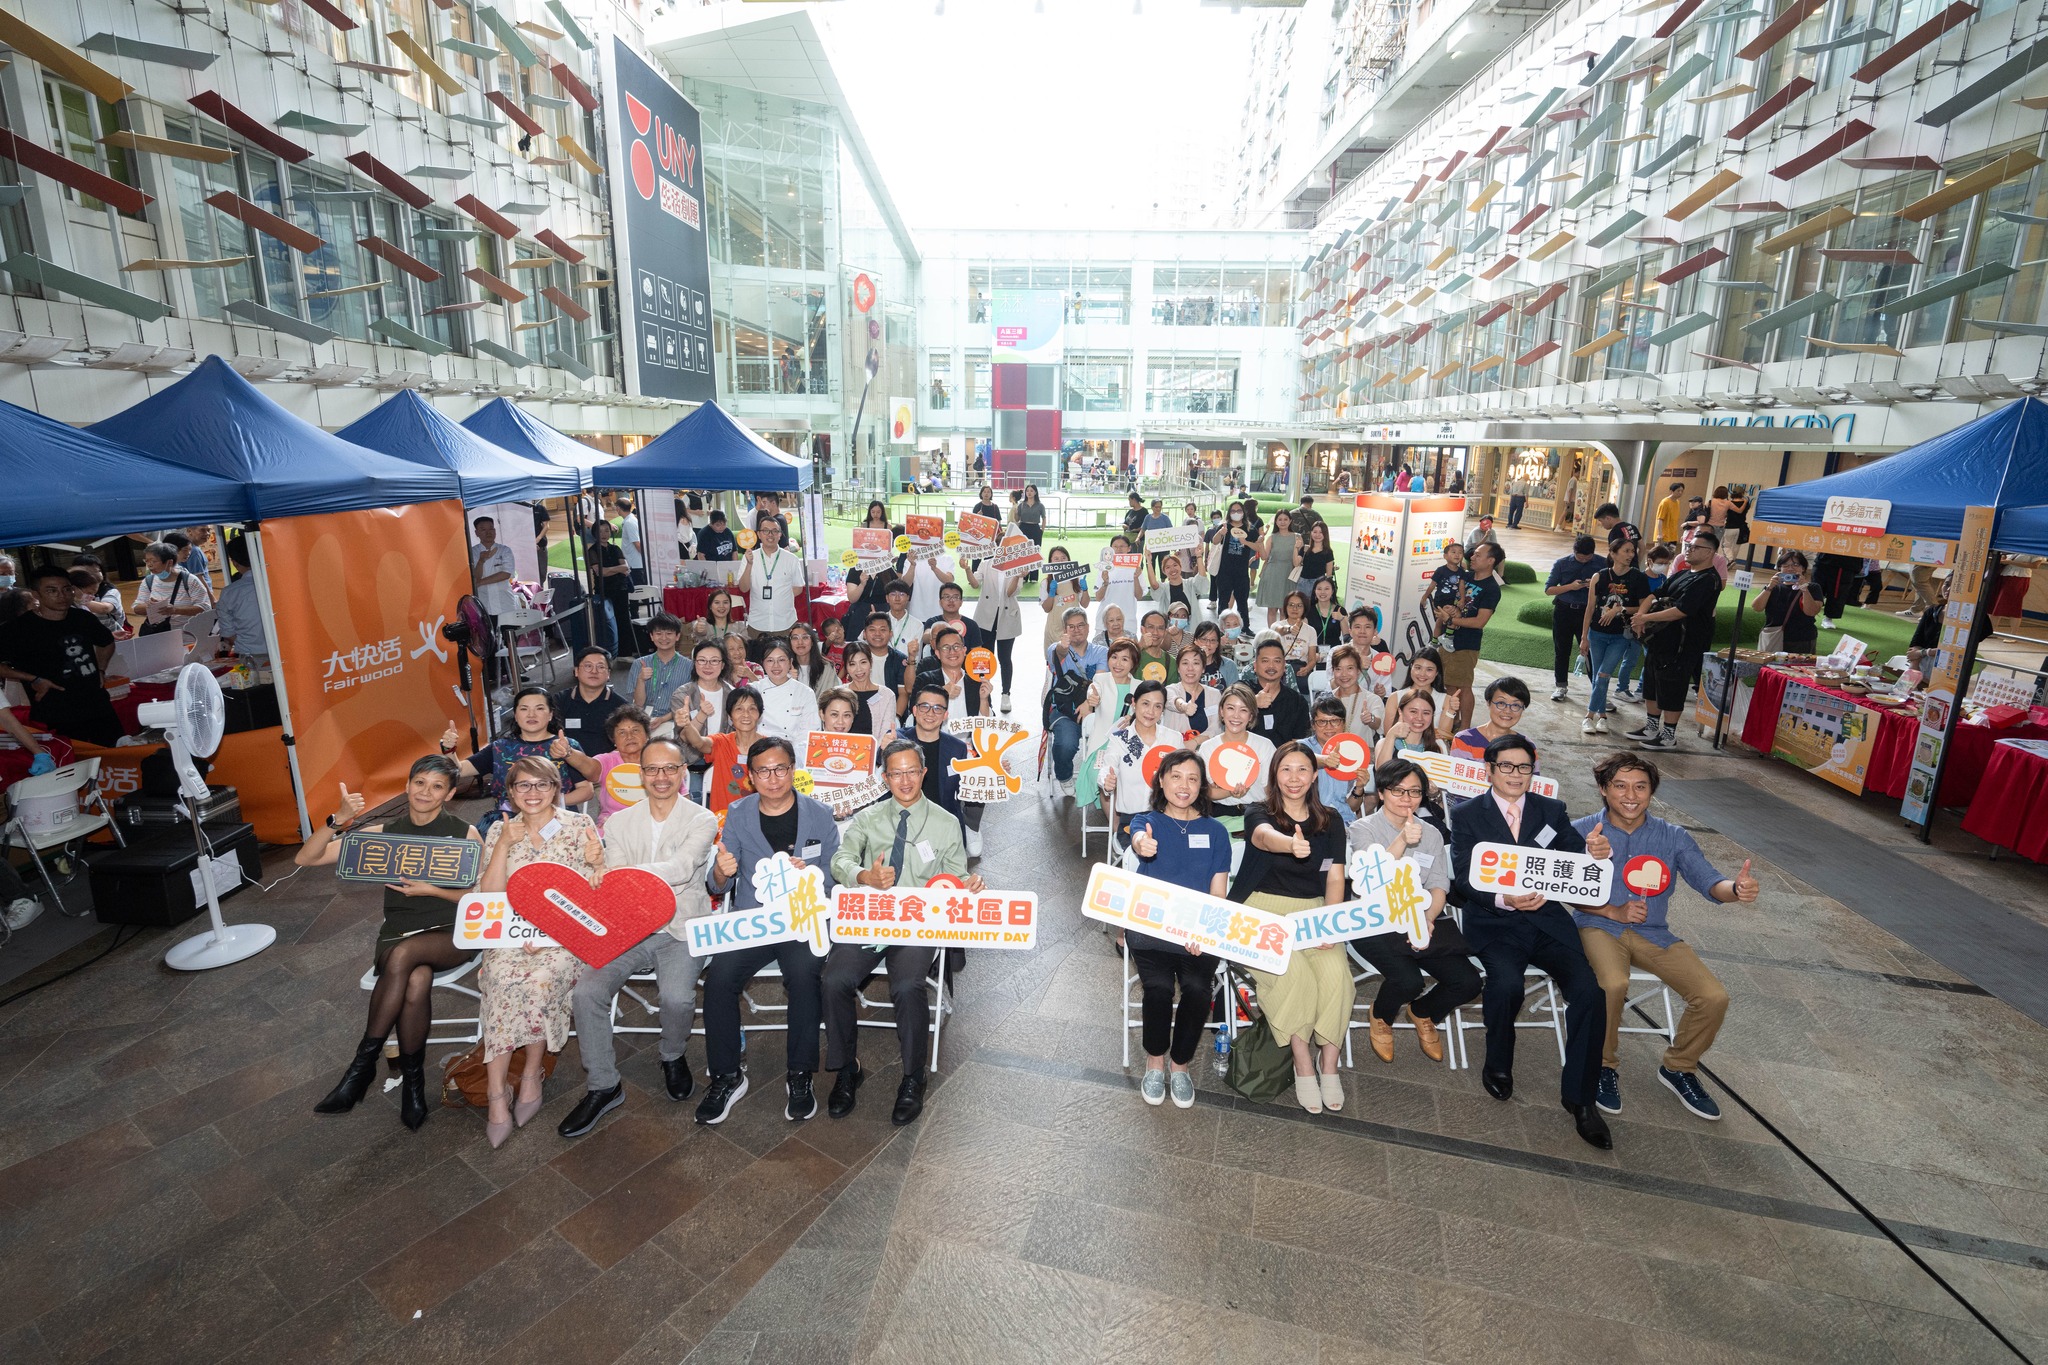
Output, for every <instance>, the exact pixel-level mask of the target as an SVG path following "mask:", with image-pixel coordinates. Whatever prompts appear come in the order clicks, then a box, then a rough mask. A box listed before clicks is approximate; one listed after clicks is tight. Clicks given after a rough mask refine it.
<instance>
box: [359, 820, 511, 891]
mask: <svg viewBox="0 0 2048 1365" xmlns="http://www.w3.org/2000/svg"><path fill="white" fill-rule="evenodd" d="M483 861H484V846H483V845H482V844H480V843H478V842H477V841H476V840H475V839H439V838H430V837H427V836H425V835H417V834H371V833H369V832H368V831H367V830H351V831H350V832H349V833H347V834H344V835H342V836H341V860H340V861H339V862H337V863H336V864H335V865H334V875H335V876H337V877H339V878H341V879H342V880H343V881H350V882H397V881H415V882H428V883H431V884H432V885H434V886H445V887H450V888H452V889H455V890H463V889H466V888H468V887H471V886H474V885H476V878H477V873H479V872H481V871H482V870H483Z"/></svg>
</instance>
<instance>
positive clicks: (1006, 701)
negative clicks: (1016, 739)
mask: <svg viewBox="0 0 2048 1365" xmlns="http://www.w3.org/2000/svg"><path fill="white" fill-rule="evenodd" d="M1003 714H1004V715H1006V716H1007V715H1009V714H1010V694H1009V693H1008V692H1005V693H1003Z"/></svg>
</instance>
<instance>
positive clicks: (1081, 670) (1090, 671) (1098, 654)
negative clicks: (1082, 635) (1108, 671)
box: [1045, 640, 1109, 678]
mask: <svg viewBox="0 0 2048 1365" xmlns="http://www.w3.org/2000/svg"><path fill="white" fill-rule="evenodd" d="M1062 650H1065V651H1066V655H1067V661H1066V662H1065V663H1064V664H1062V663H1060V662H1059V657H1060V651H1062ZM1045 666H1046V667H1047V668H1064V669H1066V671H1067V672H1069V673H1078V674H1080V675H1081V676H1082V677H1084V678H1092V677H1094V676H1095V675H1096V674H1097V673H1099V672H1101V671H1102V670H1103V669H1105V668H1108V667H1109V646H1108V645H1103V644H1097V643H1095V642H1094V641H1092V640H1091V641H1090V642H1089V643H1088V644H1087V645H1085V646H1084V647H1082V648H1081V649H1079V650H1074V649H1072V648H1070V647H1069V646H1068V645H1067V644H1066V643H1065V642H1064V641H1062V642H1061V643H1059V644H1056V645H1048V646H1047V647H1046V651H1045Z"/></svg>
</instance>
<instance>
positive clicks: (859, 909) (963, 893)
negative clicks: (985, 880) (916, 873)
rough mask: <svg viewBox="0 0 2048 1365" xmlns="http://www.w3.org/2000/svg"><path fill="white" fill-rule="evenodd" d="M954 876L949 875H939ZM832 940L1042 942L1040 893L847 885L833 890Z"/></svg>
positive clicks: (944, 944) (968, 944)
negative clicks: (1039, 927) (1039, 924)
mask: <svg viewBox="0 0 2048 1365" xmlns="http://www.w3.org/2000/svg"><path fill="white" fill-rule="evenodd" d="M935 880H949V879H935ZM832 941H833V942H834V943H865V944H872V945H875V946H878V947H880V946H894V945H897V944H906V945H908V946H910V947H914V948H1011V949H1027V948H1035V947H1037V946H1038V893H1037V892H1035V891H993V890H989V891H969V890H967V889H966V888H965V887H960V886H949V885H943V884H941V885H934V886H897V887H891V888H890V889H889V890H887V891H877V890H875V889H874V888H872V887H867V886H842V887H838V888H836V889H835V890H834V891H833V893H832Z"/></svg>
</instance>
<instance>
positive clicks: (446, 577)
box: [242, 499, 531, 843]
mask: <svg viewBox="0 0 2048 1365" xmlns="http://www.w3.org/2000/svg"><path fill="white" fill-rule="evenodd" d="M528 525H529V526H531V522H530V521H529V523H528ZM515 529H517V528H515ZM463 532H464V526H463V516H462V504H461V503H459V502H456V501H454V500H453V499H446V500H443V501H440V502H423V503H415V504H413V505H412V506H410V507H388V508H380V509H377V510H374V511H365V512H326V513H322V514H320V515H318V516H311V517H285V518H282V519H280V520H277V521H266V522H265V523H264V524H263V550H264V563H265V567H266V568H267V570H268V572H269V578H270V583H269V587H270V600H271V603H272V611H273V616H274V619H275V622H276V629H277V647H278V653H277V657H276V664H275V667H276V671H277V674H278V678H279V681H281V682H282V683H283V684H284V687H285V692H286V695H287V696H289V697H290V698H291V715H292V725H293V731H294V734H295V737H296V739H297V744H298V761H299V775H300V777H301V779H302V780H303V782H304V784H305V791H306V794H307V802H308V806H309V808H310V809H311V810H314V811H324V810H327V809H329V808H331V806H332V804H333V802H334V800H335V799H336V796H337V793H338V791H339V786H340V784H343V783H346V784H347V786H348V788H349V790H350V791H359V792H363V793H365V794H366V795H367V796H368V797H369V799H370V800H371V801H372V802H373V803H374V802H376V801H381V800H383V799H385V798H387V797H391V796H395V795H397V794H398V793H399V792H400V791H402V790H404V788H405V778H406V771H407V770H408V769H409V768H411V766H412V764H413V760H415V759H417V758H419V757H420V756H421V755H422V754H431V753H434V752H435V751H436V748H437V746H438V745H439V743H440V737H441V732H442V730H443V729H445V728H446V727H447V725H448V723H449V721H450V720H454V719H460V718H461V717H462V716H463V715H464V706H463V703H462V699H461V694H460V693H459V692H458V691H457V683H458V675H457V672H456V665H455V646H453V645H451V644H450V643H449V642H448V641H446V640H444V639H442V638H441V627H442V626H444V625H446V624H447V623H448V621H449V619H450V618H451V617H452V616H453V615H454V612H455V602H456V599H457V598H459V597H461V596H462V595H463V594H464V593H467V592H468V591H469V558H468V554H467V549H466V547H467V543H468V542H467V539H466V537H465V536H464V534H463ZM528 539H529V540H530V539H531V537H530V536H529V537H528ZM242 810H243V814H244V816H245V817H246V818H247V819H248V820H249V822H250V823H251V824H253V825H255V826H256V834H257V837H258V838H261V839H263V840H264V841H266V842H269V843H297V842H298V841H299V836H298V828H297V824H298V821H297V815H296V812H295V811H292V810H290V809H280V810H272V809H269V808H268V807H262V808H257V809H253V810H252V809H251V808H250V805H249V803H248V801H247V800H246V799H245V800H244V802H243V806H242Z"/></svg>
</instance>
